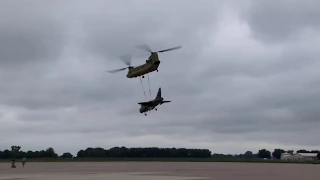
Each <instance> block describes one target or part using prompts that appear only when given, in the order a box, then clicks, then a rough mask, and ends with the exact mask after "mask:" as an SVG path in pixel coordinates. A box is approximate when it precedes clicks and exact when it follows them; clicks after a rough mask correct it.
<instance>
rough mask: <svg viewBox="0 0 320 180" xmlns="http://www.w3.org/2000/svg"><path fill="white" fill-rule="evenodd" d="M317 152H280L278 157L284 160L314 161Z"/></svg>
mask: <svg viewBox="0 0 320 180" xmlns="http://www.w3.org/2000/svg"><path fill="white" fill-rule="evenodd" d="M317 155H318V154H317V153H296V154H294V155H292V154H290V153H282V154H281V157H280V159H281V160H284V161H316V160H318V158H317Z"/></svg>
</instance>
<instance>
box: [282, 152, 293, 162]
mask: <svg viewBox="0 0 320 180" xmlns="http://www.w3.org/2000/svg"><path fill="white" fill-rule="evenodd" d="M280 159H281V160H284V161H289V160H292V159H293V155H292V154H290V153H287V152H285V153H281V156H280Z"/></svg>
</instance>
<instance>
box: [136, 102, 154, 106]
mask: <svg viewBox="0 0 320 180" xmlns="http://www.w3.org/2000/svg"><path fill="white" fill-rule="evenodd" d="M138 104H140V105H143V106H150V105H152V102H150V101H148V102H139V103H138Z"/></svg>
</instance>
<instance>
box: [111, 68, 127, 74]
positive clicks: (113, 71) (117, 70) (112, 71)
mask: <svg viewBox="0 0 320 180" xmlns="http://www.w3.org/2000/svg"><path fill="white" fill-rule="evenodd" d="M125 69H127V68H121V69H115V70H110V71H107V72H109V73H116V72H119V71H123V70H125Z"/></svg>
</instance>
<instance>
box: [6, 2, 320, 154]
mask: <svg viewBox="0 0 320 180" xmlns="http://www.w3.org/2000/svg"><path fill="white" fill-rule="evenodd" d="M317 4H319V3H318V1H311V0H310V1H303V2H302V1H288V0H277V1H268V2H266V1H259V0H254V1H249V0H248V1H244V2H243V3H234V2H232V1H192V0H186V1H184V2H183V4H182V3H181V1H177V0H175V1H167V2H162V1H157V0H154V1H143V0H136V1H85V0H76V1H75V0H68V1H54V2H53V1H52V2H50V3H48V2H42V1H32V0H28V1H23V2H20V1H19V3H18V2H13V1H9V0H2V1H0V12H1V16H0V25H1V28H0V63H1V64H0V80H1V86H0V92H1V94H0V123H1V124H2V125H1V126H0V137H1V140H0V144H1V146H0V149H6V148H9V147H10V146H11V145H13V144H18V145H21V146H22V148H23V149H24V150H29V149H31V150H36V149H45V148H47V147H49V146H52V147H54V149H55V150H56V151H57V152H58V153H60V154H61V153H63V152H68V151H69V152H71V153H73V154H76V153H77V151H78V150H80V149H82V148H86V147H88V146H91V147H98V146H99V147H104V148H110V147H114V146H122V145H123V146H128V147H143V146H158V147H173V146H174V147H187V148H209V149H210V150H211V151H212V152H215V153H244V152H245V151H246V150H252V151H258V149H261V148H267V149H270V150H273V149H274V148H285V149H300V148H301V149H320V146H319V145H318V143H317V138H316V137H318V136H319V132H320V131H319V119H320V113H319V110H318V109H319V108H320V104H319V102H320V96H319V94H320V93H319V92H320V78H319V75H320V73H319V70H318V69H319V67H320V62H319V61H318V59H319V56H320V53H319V51H318V47H319V45H320V33H319V31H318V30H319V24H320V21H319V20H318V19H319V18H317V17H319V15H320V14H319V12H320V6H317ZM144 43H146V44H148V45H149V46H150V47H151V48H152V50H160V49H165V48H170V47H173V46H176V45H182V48H181V49H180V50H176V51H171V52H166V53H161V54H159V57H160V60H161V65H160V67H159V72H153V73H151V74H150V75H149V77H150V84H151V97H150V94H149V89H148V81H147V78H145V79H143V83H144V88H145V92H146V95H147V98H145V97H144V94H143V90H142V87H141V84H140V82H139V79H138V78H136V79H128V78H126V77H125V76H126V71H124V72H119V73H117V74H108V73H106V70H111V69H116V68H121V67H125V66H126V65H124V64H123V63H122V62H121V61H120V59H119V58H118V56H119V55H122V54H127V53H134V54H135V55H137V56H134V58H133V60H132V65H134V66H135V65H138V64H141V63H143V62H144V61H145V59H147V58H148V56H139V55H141V54H144V53H145V52H144V51H142V50H139V49H137V48H135V46H136V45H138V44H144ZM159 87H162V95H163V97H164V98H165V99H167V100H171V101H172V102H171V103H169V104H164V105H161V106H160V107H158V111H153V112H150V113H148V116H144V115H143V114H140V113H139V111H138V110H139V105H138V104H137V103H138V102H141V101H146V100H150V99H151V98H154V97H155V95H156V92H157V90H158V88H159ZM71 142H72V143H71ZM66 144H70V145H68V146H66ZM71 144H72V145H71Z"/></svg>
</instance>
